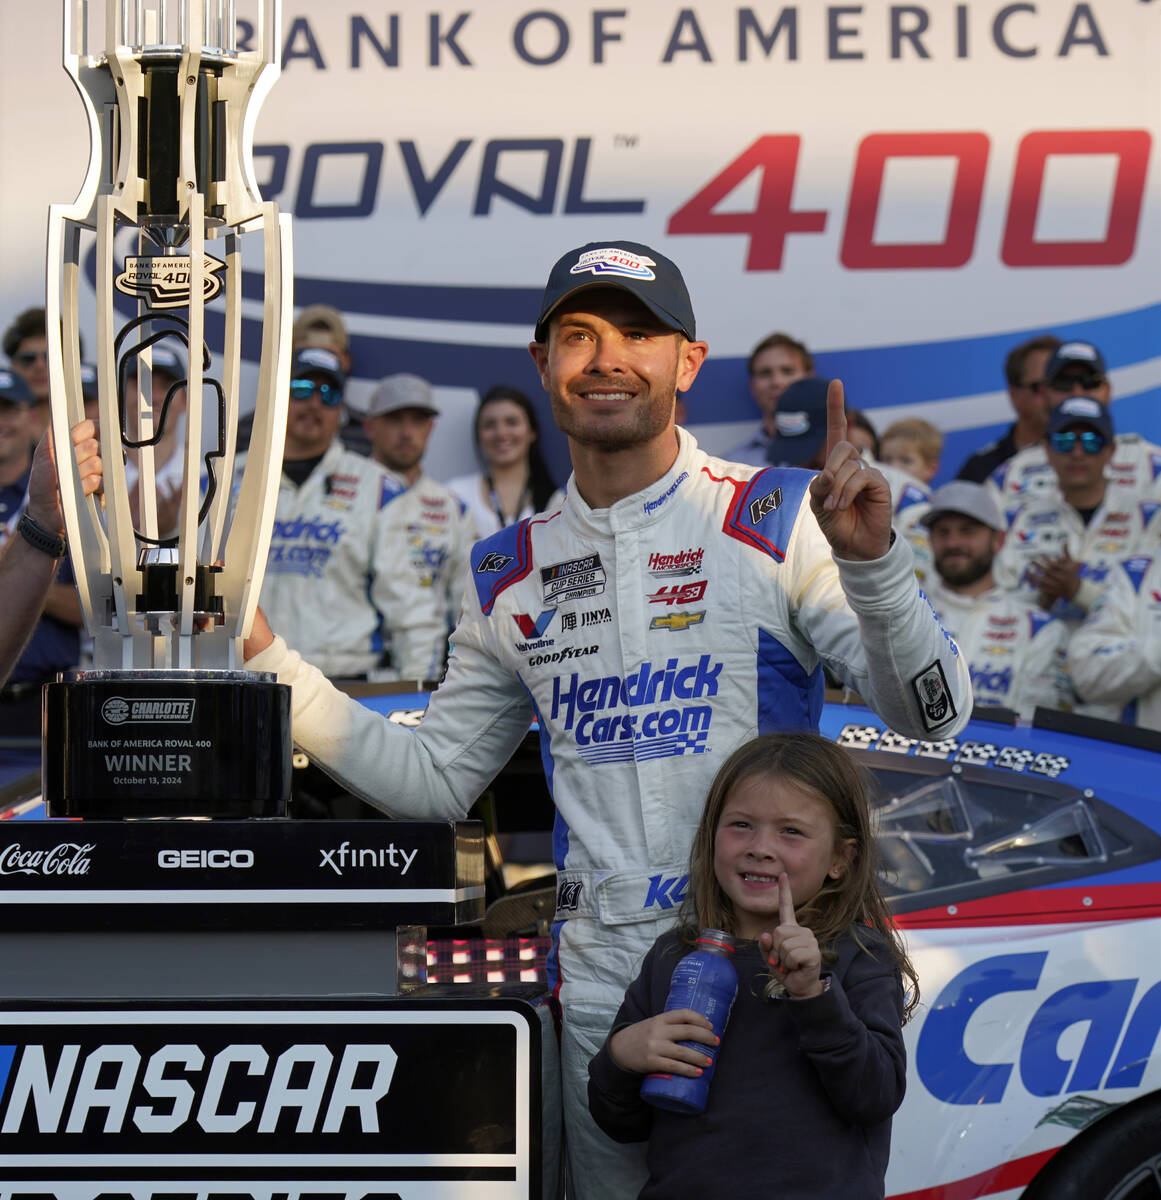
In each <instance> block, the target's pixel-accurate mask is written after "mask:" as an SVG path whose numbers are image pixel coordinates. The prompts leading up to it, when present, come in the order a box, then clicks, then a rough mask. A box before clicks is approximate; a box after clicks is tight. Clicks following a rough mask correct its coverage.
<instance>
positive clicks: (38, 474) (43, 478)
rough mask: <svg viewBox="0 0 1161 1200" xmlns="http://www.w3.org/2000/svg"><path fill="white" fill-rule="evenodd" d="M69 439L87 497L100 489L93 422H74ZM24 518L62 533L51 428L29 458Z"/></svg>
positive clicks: (99, 451)
mask: <svg viewBox="0 0 1161 1200" xmlns="http://www.w3.org/2000/svg"><path fill="white" fill-rule="evenodd" d="M72 439H73V453H74V454H75V455H76V460H77V469H78V471H79V472H80V476H81V487H82V489H83V491H84V494H85V495H86V496H90V495H92V493H93V492H95V491H97V489H98V488H100V486H101V458H100V453H101V444H100V442H98V441H97V426H96V424H95V422H93V421H80V422H78V423H77V424H76V425H74V426H73V428H72ZM28 515H29V516H30V517H31V518H32V519H33V520H34V521H35V522H36V523H37V524H38V525H40V526H41V527H42V528H44V529H48V530H50V531H52V532H53V533H62V534H63V533H64V531H65V528H64V517H63V515H62V514H61V509H60V489H59V487H58V486H57V474H56V454H55V451H54V448H53V444H52V430H51V429H48V430H46V431H45V434H44V436H43V437H42V438H41V439H40V442H39V443H38V444H37V447H36V453H35V454H34V455H33V456H32V471H31V473H30V474H29V477H28Z"/></svg>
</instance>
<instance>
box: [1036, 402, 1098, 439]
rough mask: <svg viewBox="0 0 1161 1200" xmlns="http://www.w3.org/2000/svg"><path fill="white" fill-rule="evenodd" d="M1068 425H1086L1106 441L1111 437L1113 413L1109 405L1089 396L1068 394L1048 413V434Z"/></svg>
mask: <svg viewBox="0 0 1161 1200" xmlns="http://www.w3.org/2000/svg"><path fill="white" fill-rule="evenodd" d="M1070 425H1088V426H1090V427H1091V428H1093V429H1095V430H1096V431H1097V433H1100V434H1103V435H1104V437H1105V438H1106V439H1107V440H1108V441H1112V438H1113V414H1112V413H1111V412H1109V406H1108V405H1107V404H1102V403H1101V402H1100V401H1099V400H1094V399H1093V398H1092V397H1091V396H1070V397H1069V398H1068V399H1067V400H1065V401H1064V402H1063V403H1062V404H1058V405H1057V406H1056V407H1055V408H1054V409H1053V410H1052V411H1051V412H1050V413H1049V414H1048V435H1049V437H1051V436H1052V434H1054V433H1060V431H1061V430H1062V429H1067V428H1068V427H1069V426H1070Z"/></svg>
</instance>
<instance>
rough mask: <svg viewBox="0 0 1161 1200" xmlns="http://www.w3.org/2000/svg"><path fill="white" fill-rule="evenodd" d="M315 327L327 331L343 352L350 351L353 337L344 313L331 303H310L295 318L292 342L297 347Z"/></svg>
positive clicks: (291, 332) (306, 339)
mask: <svg viewBox="0 0 1161 1200" xmlns="http://www.w3.org/2000/svg"><path fill="white" fill-rule="evenodd" d="M315 329H318V330H323V331H325V332H326V333H327V334H328V335H329V336H330V337H331V338H332V339H333V341H334V343H335V345H336V346H338V348H339V350H341V351H342V353H343V354H346V353H348V352H349V351H350V349H351V337H350V334H349V333H347V325H346V322H345V321H344V320H343V314H342V313H341V312H339V310H338V309H337V308H332V307H331V305H329V304H308V305H307V306H306V307H305V308H304V309H303V310H302V312H300V313H299V314H298V316H297V317H296V318H295V321H294V325H293V327H292V328H291V331H290V341H291V344H292V345H293V346H296V347H297V346H300V345H302V344H303V343H304V342H307V341H308V340H309V339H308V337H307V334H309V333H310V332H311V331H312V330H315Z"/></svg>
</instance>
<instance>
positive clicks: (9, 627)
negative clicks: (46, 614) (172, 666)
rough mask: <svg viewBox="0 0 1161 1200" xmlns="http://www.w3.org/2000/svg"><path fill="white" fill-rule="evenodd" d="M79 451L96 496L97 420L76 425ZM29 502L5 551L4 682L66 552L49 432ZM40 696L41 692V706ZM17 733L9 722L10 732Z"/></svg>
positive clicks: (0, 628)
mask: <svg viewBox="0 0 1161 1200" xmlns="http://www.w3.org/2000/svg"><path fill="white" fill-rule="evenodd" d="M2 374H3V372H0V375H2ZM73 450H74V453H75V454H76V457H77V464H78V466H79V467H80V475H81V485H82V491H83V493H84V495H86V496H88V495H91V494H92V493H93V492H95V491H96V490H97V488H98V487H99V486H100V483H101V460H100V458H99V457H98V455H99V453H100V446H99V444H98V442H97V436H96V427H95V426H94V425H93V423H92V422H91V421H82V422H81V423H80V424H79V425H76V426H74V427H73ZM27 501H28V502H27V504H26V505H25V507H24V510H23V512H22V513H21V515H20V517H19V519H18V520H17V521H16V522H15V525H14V528H13V535H14V536H12V537H11V538H10V539H9V540H8V542H7V544H6V545H5V546H4V549H3V551H0V595H2V596H3V597H4V609H3V618H2V619H0V686H2V685H3V684H5V683H6V682H7V680H8V677H9V675H10V674H11V672H12V669H13V667H14V666H15V665H16V662H17V660H18V659H19V658H20V655H21V653H22V651H23V650H24V647H25V646H26V645H27V643H28V639H29V637H31V635H32V632H33V630H34V629H35V628H36V624H37V622H38V621H39V619H40V616H41V613H42V611H43V610H44V602H45V597H46V596H47V595H48V591H49V589H50V588H51V587H52V586H53V578H54V576H55V575H56V569H57V567H58V566H59V565H60V561H61V559H62V558H63V557H64V553H65V539H64V518H63V517H62V515H61V511H60V499H59V496H58V493H57V476H56V463H55V461H54V458H53V449H52V438H51V436H50V435H49V434H47V433H46V434H45V435H44V436H43V437H42V438H41V439H40V443H39V444H38V446H37V448H36V454H35V455H34V456H33V459H32V469H31V471H30V473H29V477H28V493H27ZM39 700H40V697H39V691H38V693H37V705H38V706H39ZM0 711H2V710H0ZM15 732H16V731H15V730H13V729H11V728H9V727H8V725H7V724H6V725H5V729H4V733H5V734H6V735H8V736H11V735H12V734H13V733H15Z"/></svg>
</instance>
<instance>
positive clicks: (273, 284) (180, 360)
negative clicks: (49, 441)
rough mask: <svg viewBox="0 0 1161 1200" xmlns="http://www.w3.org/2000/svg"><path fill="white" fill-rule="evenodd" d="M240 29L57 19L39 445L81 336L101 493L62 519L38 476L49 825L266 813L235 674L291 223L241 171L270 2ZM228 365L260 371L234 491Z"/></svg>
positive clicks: (252, 734) (194, 6) (280, 376)
mask: <svg viewBox="0 0 1161 1200" xmlns="http://www.w3.org/2000/svg"><path fill="white" fill-rule="evenodd" d="M253 9H254V11H253V12H252V13H251V12H247V13H245V14H240V13H238V12H236V11H235V3H234V0H229V2H225V0H106V2H105V3H93V4H90V3H89V0H64V66H65V70H66V71H68V73H69V75H70V76H71V77H72V78H73V80H74V82H75V83H76V85H77V89H78V91H79V93H80V96H81V99H82V101H83V102H84V106H85V111H86V114H87V116H88V121H89V129H90V139H91V157H90V161H89V167H88V173H87V174H86V176H85V181H84V184H83V185H82V187H81V190H80V194H79V195H78V197H77V199H76V201H75V203H73V204H72V205H52V206H51V208H50V210H49V222H48V277H47V288H46V316H47V327H48V335H49V336H48V361H49V373H50V378H51V386H52V427H53V435H54V438H55V441H56V445H57V446H58V447H62V446H68V445H70V435H69V429H70V427H71V426H72V425H73V424H75V423H76V422H77V421H80V420H82V419H84V417H85V416H86V411H85V405H84V397H83V396H82V388H81V355H80V336H81V330H82V327H84V326H87V327H88V328H91V329H95V333H96V346H95V355H94V357H95V361H96V366H97V380H98V393H99V395H98V403H97V414H96V415H97V417H98V419H99V423H100V442H101V457H102V459H103V462H104V495H103V498H102V497H92V496H90V497H88V498H83V496H82V491H81V488H80V482H79V478H78V476H77V475H76V472H75V468H74V470H73V471H72V472H70V471H69V470H67V469H66V460H68V459H69V458H70V456H67V455H64V454H58V460H59V462H60V466H61V498H62V505H63V509H64V517H65V524H66V527H67V531H68V540H69V547H70V553H71V556H72V566H73V571H74V574H75V577H76V581H77V587H78V589H79V592H80V600H81V607H82V610H83V612H84V616H85V623H86V626H87V628H88V631H89V634H90V635H91V638H92V668H91V669H83V670H80V671H77V672H71V673H69V674H68V675H67V676H66V677H65V678H63V679H62V680H60V681H58V682H57V683H54V684H50V685H48V686H47V688H46V691H45V722H46V724H45V739H46V745H45V754H44V762H45V768H44V791H45V798H46V800H47V801H48V805H49V812H50V814H51V815H54V816H82V817H86V816H87V817H98V816H106V817H129V816H274V815H282V814H284V813H285V809H286V802H287V799H288V794H289V780H290V741H289V701H288V694H287V690H286V689H285V688H282V687H280V686H279V685H278V684H276V683H275V682H274V681H273V678H272V677H269V676H261V675H256V674H252V673H247V672H244V671H242V670H241V669H240V668H241V658H242V656H241V639H242V637H243V636H244V635H245V633H246V632H247V631H248V630H249V628H250V623H251V621H252V619H253V615H254V610H255V607H256V605H257V602H258V594H259V590H260V588H261V584H262V574H263V569H264V566H265V563H266V557H267V552H268V550H269V543H270V534H271V528H272V524H273V520H274V510H275V504H276V501H277V494H278V480H279V475H280V472H281V467H282V444H283V437H284V431H285V424H286V405H287V398H288V394H289V375H290V328H291V326H290V314H291V283H292V270H291V248H290V218H289V216H280V215H279V213H278V209H277V206H276V205H275V204H273V203H270V202H267V201H263V200H262V198H261V196H260V194H259V190H258V185H257V182H256V179H255V175H254V166H253V137H254V126H255V123H256V120H257V113H258V108H259V105H260V103H261V101H262V100H263V99H264V97H265V95H266V93H267V92H268V91H269V90H270V87H271V86H272V85H273V83H274V81H275V80H276V79H277V77H278V74H279V67H278V46H279V40H280V27H281V5H280V0H254V2H253ZM239 30H241V31H242V33H243V42H242V46H241V47H240V45H239V40H238V31H239ZM251 47H254V48H251ZM244 263H245V264H246V265H245V269H244V266H243V264H244ZM86 272H87V273H88V274H89V276H90V278H91V281H92V285H93V286H92V291H91V293H90V292H88V291H85V290H84V289H82V286H81V285H82V274H83V273H86ZM244 279H245V285H246V286H245V295H244V287H243V282H244ZM83 303H88V305H89V306H90V308H89V311H87V312H86V311H85V310H84V309H83V308H82V304H83ZM86 317H87V318H88V321H86V320H85V319H84V318H86ZM244 343H246V345H247V348H248V349H249V351H250V353H249V355H248V357H249V358H251V359H253V358H254V357H255V356H256V357H257V359H258V369H257V380H256V385H255V386H254V388H253V396H254V405H253V425H252V429H251V435H250V441H249V447H248V452H247V453H246V455H245V465H244V469H241V472H240V477H239V478H238V479H237V480H235V460H236V458H237V460H238V463H239V464H240V463H241V461H242V456H241V455H240V454H239V453H238V425H239V415H240V410H241V407H242V406H241V399H242V379H243V374H244V371H243V367H242V350H243V344H244ZM255 351H257V354H256V355H255ZM175 364H177V365H176V366H175ZM248 373H249V374H252V370H251V371H249V372H248ZM88 415H92V411H91V410H90V412H89V414H88Z"/></svg>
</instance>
